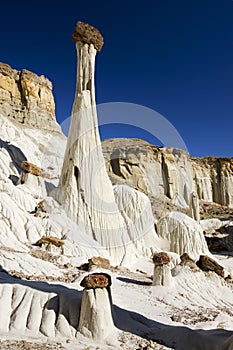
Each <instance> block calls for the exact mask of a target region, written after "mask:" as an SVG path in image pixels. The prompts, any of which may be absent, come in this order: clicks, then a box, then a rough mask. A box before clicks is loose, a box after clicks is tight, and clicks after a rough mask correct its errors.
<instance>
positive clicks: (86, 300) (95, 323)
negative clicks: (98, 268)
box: [78, 273, 116, 343]
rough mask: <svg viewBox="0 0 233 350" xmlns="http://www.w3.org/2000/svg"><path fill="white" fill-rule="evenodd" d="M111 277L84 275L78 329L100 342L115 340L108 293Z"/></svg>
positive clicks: (105, 275)
mask: <svg viewBox="0 0 233 350" xmlns="http://www.w3.org/2000/svg"><path fill="white" fill-rule="evenodd" d="M110 285H111V278H110V276H109V275H107V274H100V273H99V274H92V275H88V276H86V277H85V278H84V279H83V280H82V282H81V286H82V287H84V291H83V297H82V304H81V312H80V319H79V326H78V330H79V332H80V333H82V334H83V335H84V336H86V337H88V338H91V339H93V340H94V341H98V342H102V343H113V342H114V341H116V329H115V326H114V323H113V318H112V301H111V295H110Z"/></svg>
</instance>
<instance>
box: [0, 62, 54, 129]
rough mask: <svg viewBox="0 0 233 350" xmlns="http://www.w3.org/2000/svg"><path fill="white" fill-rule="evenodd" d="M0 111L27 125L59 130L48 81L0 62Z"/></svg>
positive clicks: (50, 86)
mask: <svg viewBox="0 0 233 350" xmlns="http://www.w3.org/2000/svg"><path fill="white" fill-rule="evenodd" d="M0 114H1V115H3V116H5V117H8V118H10V119H13V120H15V121H16V122H18V123H21V124H24V125H26V126H29V127H36V128H40V129H47V130H51V131H60V127H59V125H58V124H57V123H56V119H55V103H54V97H53V92H52V83H51V82H50V81H49V80H48V79H47V78H45V77H44V76H43V75H41V76H38V75H36V74H35V73H32V72H30V71H28V70H26V69H23V70H22V71H17V70H15V69H13V68H11V67H10V66H9V65H8V64H5V63H0Z"/></svg>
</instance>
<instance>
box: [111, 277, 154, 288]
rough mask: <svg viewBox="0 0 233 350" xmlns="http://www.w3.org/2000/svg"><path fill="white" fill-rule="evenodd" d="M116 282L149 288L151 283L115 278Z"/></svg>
mask: <svg viewBox="0 0 233 350" xmlns="http://www.w3.org/2000/svg"><path fill="white" fill-rule="evenodd" d="M117 280H119V281H121V282H125V283H131V284H137V285H139V286H151V285H152V281H138V280H134V279H132V278H127V277H117Z"/></svg>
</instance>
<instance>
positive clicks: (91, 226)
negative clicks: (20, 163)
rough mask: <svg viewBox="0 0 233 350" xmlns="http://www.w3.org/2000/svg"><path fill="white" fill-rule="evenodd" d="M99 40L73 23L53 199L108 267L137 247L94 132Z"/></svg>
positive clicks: (92, 31)
mask: <svg viewBox="0 0 233 350" xmlns="http://www.w3.org/2000/svg"><path fill="white" fill-rule="evenodd" d="M101 37H102V36H101V34H100V33H99V31H98V30H97V29H95V28H94V27H92V26H89V25H88V24H86V23H82V22H78V23H77V25H76V31H75V33H74V35H73V39H74V40H75V42H76V49H77V59H78V67H77V84H76V94H75V99H74V103H73V109H72V119H71V124H70V129H69V135H68V140H67V147H66V152H65V157H64V162H63V167H62V172H61V177H60V185H59V189H58V192H57V199H58V200H59V202H60V203H62V205H63V206H64V208H65V210H66V212H67V213H68V214H69V216H70V217H71V218H72V219H73V220H74V221H75V222H76V223H77V224H78V226H79V227H80V229H81V230H82V232H85V233H86V234H88V235H90V236H92V237H93V238H94V239H95V240H97V241H98V242H99V243H100V244H101V245H102V246H103V247H105V248H107V249H108V250H109V253H110V256H111V260H112V263H114V264H121V263H123V260H124V261H126V260H127V257H128V258H130V259H131V260H134V257H135V256H136V254H137V253H136V250H137V249H136V247H135V245H133V244H132V241H131V234H129V232H128V229H127V225H126V222H125V218H124V216H122V214H121V212H120V211H119V209H118V206H117V204H116V201H115V197H114V191H113V187H112V184H111V182H110V179H109V177H108V174H107V171H106V168H105V161H104V157H103V153H102V148H101V142H100V136H99V131H98V122H97V111H96V103H95V85H94V74H95V57H96V52H97V50H98V51H99V50H100V49H101V47H102V46H101V45H100V43H102V44H103V40H102V39H101ZM125 205H126V206H127V203H126V204H125ZM121 210H124V208H122V209H121ZM142 215H143V213H142ZM142 229H143V228H142ZM141 235H143V232H141ZM153 235H154V236H156V233H155V231H153ZM77 240H78V237H77ZM151 244H152V245H153V244H154V242H153V240H152V243H151Z"/></svg>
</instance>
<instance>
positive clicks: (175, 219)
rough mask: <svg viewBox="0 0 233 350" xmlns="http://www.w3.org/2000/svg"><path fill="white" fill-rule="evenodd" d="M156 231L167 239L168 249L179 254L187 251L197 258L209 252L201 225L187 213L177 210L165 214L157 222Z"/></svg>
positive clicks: (193, 257)
mask: <svg viewBox="0 0 233 350" xmlns="http://www.w3.org/2000/svg"><path fill="white" fill-rule="evenodd" d="M157 232H158V235H159V237H162V238H164V239H167V240H168V241H169V243H170V247H169V250H170V251H172V252H175V253H178V254H179V255H183V254H184V253H187V254H188V255H189V256H190V257H191V258H192V259H194V260H198V259H199V257H200V255H209V254H210V252H209V250H208V247H207V244H206V241H205V237H204V235H203V230H202V227H201V225H200V224H198V223H197V222H196V221H195V220H193V219H192V218H190V217H189V216H187V215H184V214H182V213H178V212H171V213H169V214H167V215H165V216H164V217H163V218H161V219H160V220H159V221H158V223H157Z"/></svg>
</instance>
